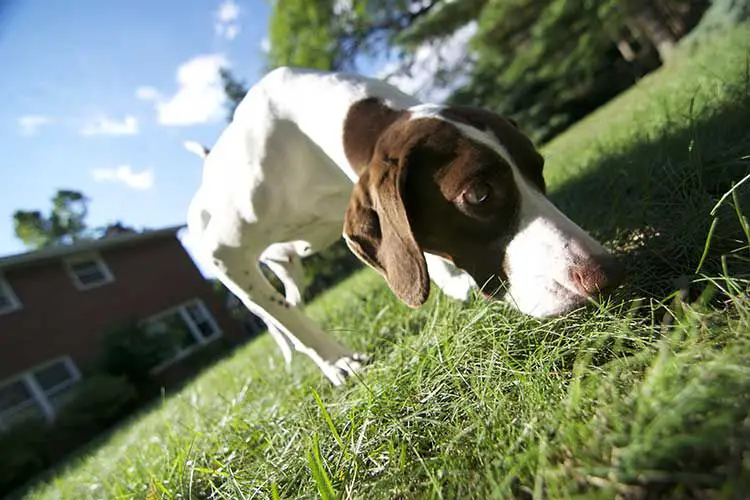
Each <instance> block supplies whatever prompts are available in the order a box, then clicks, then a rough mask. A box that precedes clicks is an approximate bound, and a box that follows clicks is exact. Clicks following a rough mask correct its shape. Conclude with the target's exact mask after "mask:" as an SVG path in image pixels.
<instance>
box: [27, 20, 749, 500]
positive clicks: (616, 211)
mask: <svg viewBox="0 0 750 500" xmlns="http://www.w3.org/2000/svg"><path fill="white" fill-rule="evenodd" d="M746 34H747V31H746V28H745V29H743V30H736V31H734V32H731V33H728V34H726V35H724V36H722V37H721V38H720V39H717V40H716V41H714V42H712V43H710V44H707V45H705V46H703V47H701V48H700V49H699V50H698V51H697V52H696V53H694V54H683V57H682V59H680V60H679V61H678V62H677V63H675V64H674V66H672V67H669V68H665V69H663V70H661V71H659V72H657V73H655V74H653V75H651V76H649V77H648V78H646V79H644V80H643V81H642V82H641V83H640V84H639V85H637V86H636V87H635V88H633V89H632V90H631V91H629V92H627V93H626V94H624V95H622V96H621V97H619V98H618V99H616V100H615V101H613V102H611V103H610V104H608V105H607V106H605V107H604V108H602V109H600V110H598V111H597V112H596V113H595V114H593V115H591V116H590V117H588V118H587V119H586V120H584V121H583V122H581V123H580V124H578V125H576V126H575V127H573V128H572V129H570V130H569V131H568V132H566V133H565V134H564V135H563V136H561V137H559V138H557V139H556V140H554V141H553V142H552V143H550V144H548V145H547V146H546V147H545V148H544V153H545V155H546V156H547V158H548V162H547V163H548V165H547V178H548V180H549V185H550V187H551V192H552V198H553V199H554V200H555V202H556V203H558V204H559V205H560V206H561V207H562V208H563V209H564V210H565V211H566V212H568V213H569V214H570V215H571V216H572V218H573V219H574V220H576V221H579V222H580V223H581V224H582V225H583V226H584V227H586V228H587V229H589V230H590V231H591V232H592V233H593V234H594V235H595V236H597V237H599V238H601V239H603V240H604V241H607V242H608V245H609V246H610V247H611V248H613V249H615V250H616V251H617V252H618V253H620V254H621V255H622V257H623V259H624V260H625V262H626V264H627V267H628V269H629V279H628V283H627V284H626V286H625V287H624V288H623V289H622V290H620V292H619V293H618V295H617V296H616V297H613V298H612V299H611V300H610V301H608V303H606V304H602V305H601V306H599V307H595V308H589V309H587V310H582V311H576V312H574V313H571V314H569V315H567V316H565V317H562V318H557V319H553V320H549V321H537V320H534V319H530V318H527V317H523V316H521V315H520V314H517V313H514V312H513V311H510V310H509V309H508V308H507V307H506V306H504V305H502V304H498V303H486V302H483V301H480V300H477V301H474V302H472V303H471V304H469V305H462V304H458V303H456V302H453V301H451V300H449V299H447V298H446V297H444V296H442V295H440V294H439V293H436V292H434V293H433V295H432V297H431V298H430V301H429V303H428V305H426V306H425V307H424V308H422V309H420V310H416V311H412V310H409V309H407V308H406V307H405V306H403V305H401V304H399V303H398V302H397V301H396V300H395V299H394V298H393V297H392V296H391V294H390V293H389V292H388V291H387V289H386V287H385V285H384V283H383V282H382V281H381V280H380V278H379V277H377V276H375V275H374V274H373V273H372V272H370V271H363V272H361V273H359V274H357V275H355V276H354V277H352V278H350V279H349V280H348V281H346V282H345V283H343V284H342V285H340V286H339V287H337V288H336V289H335V290H332V291H330V292H329V293H327V294H325V295H324V296H323V297H321V298H320V299H319V300H317V301H316V302H315V303H313V304H311V305H310V306H309V308H308V310H309V311H310V313H311V314H312V315H313V316H314V317H315V318H317V319H318V320H319V321H320V322H321V323H322V324H323V325H325V327H326V328H327V329H328V330H329V331H331V332H332V334H333V335H335V336H336V337H338V338H340V339H342V340H343V341H345V342H346V343H347V344H348V345H349V346H351V347H352V348H355V349H358V350H363V351H366V352H368V353H371V354H373V355H374V357H375V361H374V363H373V364H372V365H371V366H369V367H368V369H367V371H366V372H365V373H364V374H363V375H362V377H361V378H359V379H357V380H353V381H352V383H350V384H348V385H347V386H346V387H345V388H343V389H338V390H335V389H333V388H331V387H329V386H328V384H327V383H326V382H325V381H324V379H323V378H322V376H321V375H320V374H319V373H318V372H317V371H316V369H315V368H314V367H313V365H312V363H311V362H310V361H309V360H307V359H305V358H304V357H303V356H297V357H296V359H295V360H294V362H293V371H292V372H291V373H287V372H286V371H285V370H284V369H283V367H282V361H281V357H280V355H279V354H278V353H277V351H276V348H275V345H274V344H273V342H272V341H271V339H270V338H269V337H263V338H261V339H259V340H257V341H255V342H253V343H252V344H250V345H248V346H246V347H244V348H242V349H240V350H239V351H237V352H236V353H234V354H233V355H232V356H231V357H230V358H228V359H225V360H223V361H221V362H219V363H218V364H216V365H215V366H214V367H212V368H211V369H210V370H207V371H206V372H205V373H203V374H202V375H201V376H200V377H199V378H197V379H196V380H195V381H194V382H192V383H191V384H189V385H188V386H187V387H186V388H185V389H183V390H182V391H180V392H179V393H178V394H173V395H170V396H169V397H167V398H166V399H165V400H164V401H163V403H162V404H161V405H159V407H158V408H156V409H154V410H152V411H150V412H149V413H148V414H146V415H144V416H142V417H139V418H138V419H137V421H135V422H133V423H131V424H130V425H128V426H127V427H125V428H122V429H121V430H119V431H117V432H116V433H114V434H113V435H112V436H111V437H110V438H109V440H108V441H107V442H106V443H104V444H102V445H101V446H100V447H99V448H97V449H95V450H92V451H90V452H89V453H87V454H86V455H85V456H82V457H80V458H78V459H76V460H75V462H72V463H69V464H67V465H66V466H65V467H63V468H61V470H59V471H58V472H57V474H56V475H55V476H54V477H53V478H51V479H49V480H48V481H47V482H46V483H44V484H39V485H36V486H34V487H32V488H30V489H29V490H28V491H27V492H26V495H27V497H28V498H35V499H52V498H64V499H75V498H106V499H116V498H148V499H152V498H231V499H245V498H248V499H249V498H339V497H344V498H363V499H370V498H373V499H377V498H388V499H393V498H417V497H419V498H422V497H427V498H739V497H742V496H747V494H748V492H750V299H749V298H748V277H750V273H748V269H750V266H748V262H750V251H749V249H750V229H749V228H748V220H747V217H746V216H745V215H744V214H745V212H743V210H742V207H743V206H744V207H747V206H748V203H750V200H748V198H750V196H748V193H749V192H750V190H749V189H748V185H750V182H747V183H745V184H744V185H743V186H740V187H737V188H736V189H734V190H733V186H736V185H737V184H738V183H739V181H741V180H742V179H743V178H746V176H747V175H748V173H749V172H750V158H749V157H748V155H750V92H749V88H750V69H749V68H750V65H749V64H748V61H749V60H750V51H749V50H748V49H749V45H748V42H749V41H750V40H748V38H747V36H746ZM727 193H728V194H727ZM725 195H726V196H725ZM717 205H718V207H717V208H716V209H715V210H713V209H714V208H715V207H716V206H717ZM712 210H713V212H712ZM709 233H710V238H709ZM701 262H702V263H701ZM699 264H700V265H699ZM699 267H700V269H698V268H699Z"/></svg>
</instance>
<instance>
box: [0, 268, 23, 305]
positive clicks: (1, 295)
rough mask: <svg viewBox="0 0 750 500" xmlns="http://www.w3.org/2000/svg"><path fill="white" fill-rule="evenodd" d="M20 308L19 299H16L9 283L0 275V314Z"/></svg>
mask: <svg viewBox="0 0 750 500" xmlns="http://www.w3.org/2000/svg"><path fill="white" fill-rule="evenodd" d="M20 308H21V301H19V300H18V297H16V294H14V293H13V289H12V288H11V287H10V283H8V281H7V280H6V279H5V278H3V277H2V276H0V314H5V313H9V312H12V311H16V310H18V309H20Z"/></svg>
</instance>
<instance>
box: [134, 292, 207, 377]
mask: <svg viewBox="0 0 750 500" xmlns="http://www.w3.org/2000/svg"><path fill="white" fill-rule="evenodd" d="M146 328H147V329H148V331H149V332H150V333H152V334H153V335H166V336H168V340H167V342H166V346H165V349H164V351H163V354H162V356H161V362H160V363H159V364H158V365H157V366H156V367H155V368H154V369H153V371H159V370H161V369H163V368H165V367H166V366H168V365H169V364H171V363H173V362H175V361H177V360H179V359H182V358H184V357H185V356H187V355H188V354H190V353H191V352H193V351H194V350H195V349H197V348H199V347H200V346H202V345H203V344H207V343H208V342H210V341H212V340H214V339H215V338H216V337H218V336H219V335H221V330H219V327H218V325H217V324H216V321H215V320H214V318H213V316H211V313H210V312H209V310H208V309H207V308H206V306H205V304H204V303H203V301H201V300H197V299H196V300H191V301H190V302H187V303H185V304H182V305H180V306H178V307H175V308H174V309H170V310H169V311H165V312H163V313H160V314H157V315H156V316H153V317H151V318H149V319H147V320H146Z"/></svg>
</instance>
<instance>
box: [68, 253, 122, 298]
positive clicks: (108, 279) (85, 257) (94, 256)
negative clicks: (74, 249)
mask: <svg viewBox="0 0 750 500" xmlns="http://www.w3.org/2000/svg"><path fill="white" fill-rule="evenodd" d="M82 262H94V263H95V264H96V266H97V267H98V268H99V270H100V271H101V272H102V275H103V276H104V281H99V282H97V283H89V284H84V283H81V281H80V280H79V279H78V275H77V274H76V273H75V271H73V266H74V265H75V264H80V263H82ZM65 269H67V271H68V275H69V276H70V279H71V280H73V284H74V285H75V287H76V288H77V289H78V290H91V289H92V288H98V287H100V286H103V285H106V284H108V283H112V282H113V281H114V280H115V276H114V274H112V271H111V270H110V269H109V266H107V263H106V262H104V259H102V256H101V255H99V254H98V253H85V254H80V255H76V256H75V257H68V258H67V259H65Z"/></svg>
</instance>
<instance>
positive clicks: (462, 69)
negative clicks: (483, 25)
mask: <svg viewBox="0 0 750 500" xmlns="http://www.w3.org/2000/svg"><path fill="white" fill-rule="evenodd" d="M476 30H477V24H476V22H471V23H469V24H467V25H465V26H464V27H462V28H461V29H459V30H457V31H456V32H455V33H454V34H453V35H451V36H450V37H448V38H446V39H444V40H441V41H439V42H434V43H425V44H423V45H421V46H419V47H418V48H417V50H416V51H415V53H414V64H413V65H412V67H411V71H410V72H409V74H404V73H397V74H393V75H391V73H394V71H396V70H397V69H398V63H397V62H390V63H387V64H386V65H385V66H384V67H383V69H382V71H381V72H380V75H379V76H380V78H385V77H386V76H388V82H389V83H391V84H393V85H395V86H396V87H398V88H399V89H400V90H401V91H403V92H406V93H407V94H411V95H413V96H415V97H418V98H420V99H423V100H425V101H429V102H438V103H439V102H443V101H445V99H447V98H448V97H449V96H450V95H451V93H453V91H454V90H456V89H457V88H459V87H460V86H461V85H463V84H465V82H466V78H465V75H466V70H467V69H468V67H469V65H470V64H471V58H470V54H469V41H470V40H471V38H472V37H473V36H474V34H475V33H476ZM441 72H446V73H447V74H452V75H455V76H453V77H452V78H451V82H450V83H449V84H447V85H440V84H439V83H438V75H439V73H441Z"/></svg>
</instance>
